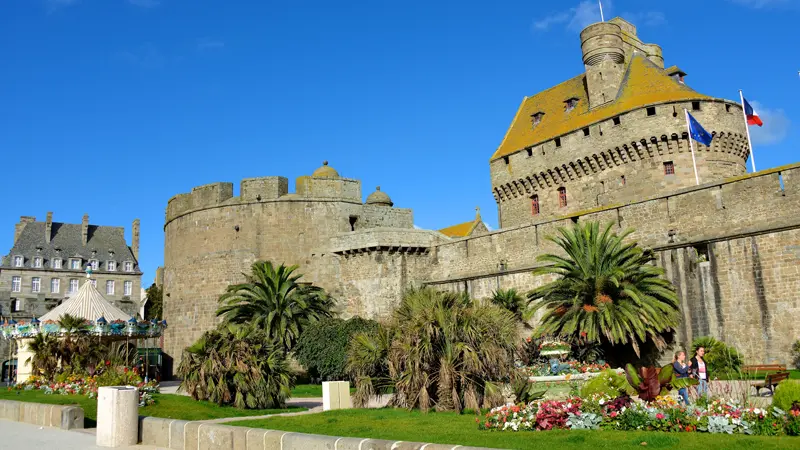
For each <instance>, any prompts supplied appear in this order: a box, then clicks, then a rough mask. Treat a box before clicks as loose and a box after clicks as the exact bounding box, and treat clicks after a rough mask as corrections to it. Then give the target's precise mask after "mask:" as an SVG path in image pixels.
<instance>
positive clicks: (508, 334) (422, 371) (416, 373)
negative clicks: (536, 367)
mask: <svg viewBox="0 0 800 450" xmlns="http://www.w3.org/2000/svg"><path fill="white" fill-rule="evenodd" d="M516 332H517V324H516V322H515V320H514V317H513V315H512V314H511V313H510V312H508V311H506V310H504V309H502V308H499V307H497V306H495V305H493V304H478V303H476V302H473V301H472V300H471V299H470V298H469V297H468V296H466V295H463V294H454V293H448V292H439V291H436V290H434V289H431V288H422V289H412V290H410V291H408V292H407V293H406V294H405V295H404V297H403V300H402V302H401V304H400V306H399V307H398V309H397V310H395V312H394V314H393V317H392V319H391V322H390V323H389V324H388V326H387V329H386V331H385V333H383V334H381V333H379V334H378V335H377V336H375V335H372V336H370V335H366V334H359V335H357V336H356V337H355V339H354V340H353V342H352V343H351V346H350V349H349V350H350V352H349V357H348V368H349V370H350V373H351V375H352V377H353V378H354V379H355V380H356V398H355V402H356V404H357V405H363V404H364V401H365V400H366V399H368V396H367V395H366V394H368V393H370V392H372V391H376V390H377V391H382V390H383V389H385V388H386V385H391V386H393V387H394V389H395V395H394V398H393V399H392V402H393V404H394V405H396V406H400V407H404V408H409V409H411V408H419V409H421V410H422V411H427V410H429V409H430V408H431V406H435V407H436V409H437V410H456V411H462V410H463V409H465V408H468V409H474V410H477V409H478V408H479V407H481V406H484V407H487V406H494V405H496V404H497V403H498V402H499V400H500V399H499V392H500V389H499V386H498V383H499V382H502V381H508V378H509V374H511V373H512V372H513V369H514V363H513V355H514V350H515V347H516V341H517V333H516ZM376 380H378V381H379V382H383V381H384V380H389V383H384V384H383V385H382V386H380V387H379V388H378V389H375V386H373V384H374V382H375V381H376Z"/></svg>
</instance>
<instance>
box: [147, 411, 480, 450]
mask: <svg viewBox="0 0 800 450" xmlns="http://www.w3.org/2000/svg"><path fill="white" fill-rule="evenodd" d="M245 419H246V418H242V420H245ZM139 443H140V444H142V445H150V446H155V447H158V448H165V449H172V450H488V449H487V448H486V447H465V446H462V445H451V444H447V445H445V444H429V443H423V442H405V441H386V440H380V439H363V438H346V437H339V436H324V435H319V434H305V433H293V432H288V431H276V430H264V429H261V428H246V427H236V426H230V425H221V424H216V423H207V422H187V421H185V420H175V419H160V418H157V417H141V416H140V417H139Z"/></svg>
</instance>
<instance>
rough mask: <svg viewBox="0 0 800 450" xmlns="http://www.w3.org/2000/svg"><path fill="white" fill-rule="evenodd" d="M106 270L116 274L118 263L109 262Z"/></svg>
mask: <svg viewBox="0 0 800 450" xmlns="http://www.w3.org/2000/svg"><path fill="white" fill-rule="evenodd" d="M106 270H108V271H109V272H114V271H115V270H117V262H116V261H107V262H106Z"/></svg>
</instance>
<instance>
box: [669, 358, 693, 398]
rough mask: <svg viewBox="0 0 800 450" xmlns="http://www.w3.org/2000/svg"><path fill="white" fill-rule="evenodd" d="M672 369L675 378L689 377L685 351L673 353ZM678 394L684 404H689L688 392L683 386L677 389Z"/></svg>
mask: <svg viewBox="0 0 800 450" xmlns="http://www.w3.org/2000/svg"><path fill="white" fill-rule="evenodd" d="M672 369H673V371H674V372H675V378H678V379H680V378H689V366H688V365H687V364H686V352H684V351H683V350H681V351H679V352H677V353H675V358H674V359H673V360H672ZM678 395H680V396H681V400H682V401H683V403H684V404H686V405H688V404H689V392H688V390H687V389H686V388H685V387H683V388H680V389H678Z"/></svg>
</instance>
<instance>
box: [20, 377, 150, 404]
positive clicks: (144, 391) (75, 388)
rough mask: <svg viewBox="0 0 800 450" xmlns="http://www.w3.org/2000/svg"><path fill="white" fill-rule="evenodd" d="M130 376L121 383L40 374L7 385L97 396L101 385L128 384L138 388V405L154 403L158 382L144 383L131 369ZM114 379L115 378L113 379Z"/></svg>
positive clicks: (91, 396)
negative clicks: (47, 378)
mask: <svg viewBox="0 0 800 450" xmlns="http://www.w3.org/2000/svg"><path fill="white" fill-rule="evenodd" d="M125 373H128V372H125ZM131 373H132V376H129V377H125V378H127V379H122V380H120V381H123V382H122V383H104V381H106V379H105V378H103V377H102V376H85V377H84V376H78V375H68V376H66V377H63V378H62V379H61V380H52V381H48V380H45V379H44V378H43V377H40V376H32V377H30V378H29V379H28V380H27V381H25V382H24V383H20V384H17V385H16V386H14V387H13V388H12V387H9V388H8V389H9V390H11V389H16V390H24V391H31V390H41V391H44V393H45V394H54V395H86V396H88V397H89V398H97V389H98V388H99V387H101V386H111V385H121V384H124V385H129V386H136V387H137V388H138V389H139V406H149V405H152V404H154V403H155V399H153V394H157V393H158V392H159V386H158V382H156V381H149V382H147V383H145V382H144V381H143V380H142V379H141V378H139V377H138V375H136V374H135V373H133V371H131ZM115 381H116V380H115Z"/></svg>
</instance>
